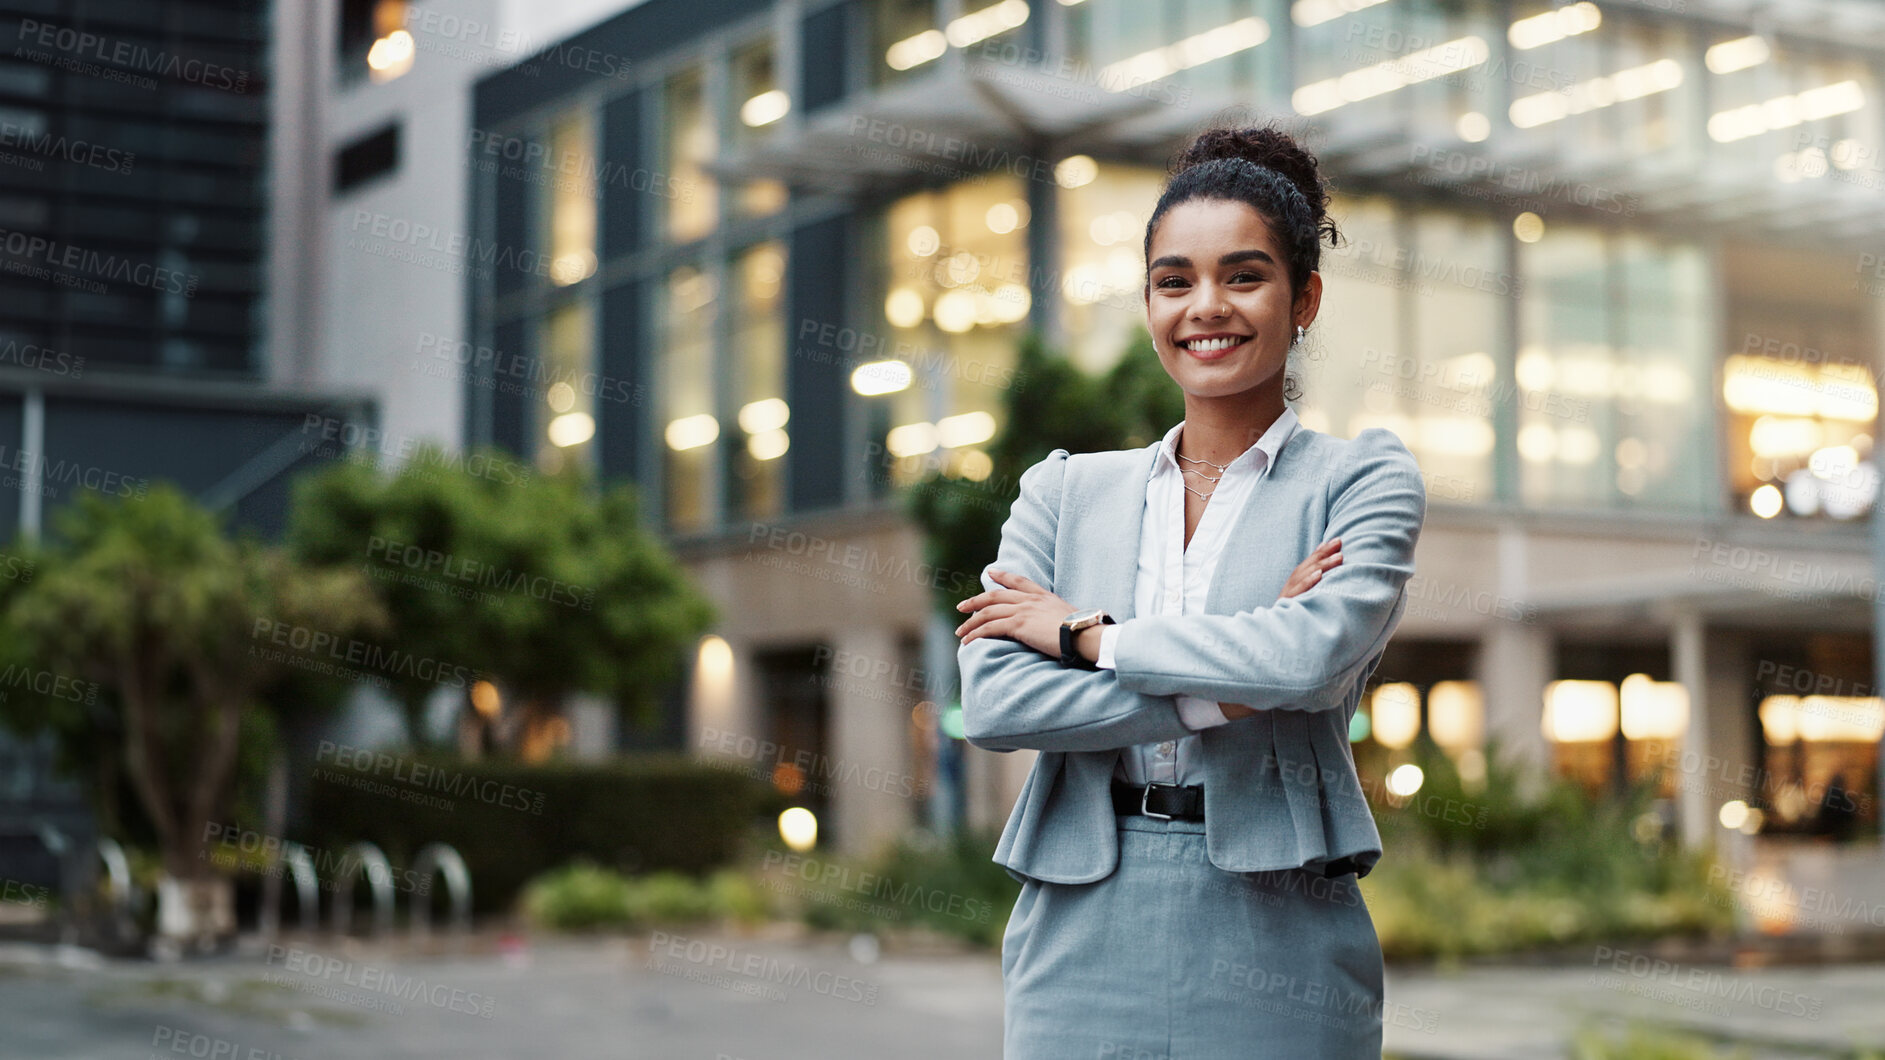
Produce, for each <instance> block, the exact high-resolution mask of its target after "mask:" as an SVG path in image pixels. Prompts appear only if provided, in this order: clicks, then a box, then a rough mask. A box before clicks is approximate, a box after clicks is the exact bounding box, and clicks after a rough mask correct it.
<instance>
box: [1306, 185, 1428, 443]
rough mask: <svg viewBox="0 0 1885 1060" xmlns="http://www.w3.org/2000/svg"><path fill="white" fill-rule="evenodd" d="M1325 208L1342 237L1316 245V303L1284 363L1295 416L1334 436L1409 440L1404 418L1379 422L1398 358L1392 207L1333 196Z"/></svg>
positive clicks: (1387, 407)
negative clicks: (1391, 433) (1367, 434)
mask: <svg viewBox="0 0 1885 1060" xmlns="http://www.w3.org/2000/svg"><path fill="white" fill-rule="evenodd" d="M1329 213H1330V215H1331V216H1332V217H1334V218H1335V223H1336V225H1337V226H1338V227H1339V228H1340V229H1341V231H1342V235H1343V237H1344V238H1343V240H1342V245H1341V246H1339V247H1336V248H1333V249H1331V248H1329V247H1326V246H1325V247H1324V248H1323V250H1322V265H1321V268H1320V269H1319V270H1318V271H1320V272H1321V273H1322V304H1321V307H1320V308H1319V309H1318V310H1317V311H1316V319H1315V322H1314V323H1312V324H1310V325H1309V330H1308V333H1307V334H1306V335H1305V336H1304V338H1303V342H1302V349H1301V350H1300V351H1299V352H1298V353H1297V354H1296V357H1297V359H1298V360H1299V363H1297V364H1293V365H1292V368H1293V369H1294V370H1295V371H1297V372H1299V373H1300V375H1301V377H1302V383H1303V397H1302V400H1301V402H1300V404H1299V405H1298V407H1297V410H1296V414H1297V415H1298V416H1299V417H1300V418H1301V419H1302V422H1303V423H1304V424H1305V425H1306V426H1308V427H1310V428H1313V429H1314V430H1318V431H1323V432H1325V433H1328V434H1333V435H1336V436H1338V437H1342V438H1352V437H1354V435H1355V434H1356V432H1358V431H1360V430H1362V429H1363V428H1366V427H1376V426H1385V427H1389V428H1390V429H1393V430H1395V432H1396V433H1397V434H1400V435H1401V440H1402V441H1403V442H1411V440H1412V439H1411V437H1410V436H1411V434H1412V431H1411V430H1409V428H1408V426H1407V424H1406V423H1405V422H1401V423H1399V425H1398V427H1396V426H1391V425H1390V424H1389V423H1388V422H1385V421H1384V414H1386V413H1391V411H1392V410H1393V409H1394V408H1396V407H1398V405H1399V404H1400V403H1401V399H1400V398H1399V397H1398V396H1397V395H1395V394H1394V392H1393V391H1394V386H1395V384H1394V381H1393V375H1394V372H1395V371H1396V370H1397V368H1398V366H1399V364H1400V362H1401V360H1402V358H1403V353H1402V350H1401V341H1400V313H1399V301H1400V293H1399V290H1398V287H1399V283H1400V276H1399V273H1398V270H1397V268H1396V263H1397V262H1400V261H1402V260H1403V255H1404V251H1403V249H1402V248H1401V245H1400V236H1399V234H1398V232H1397V231H1396V228H1395V216H1394V214H1395V211H1394V204H1393V203H1392V202H1391V201H1389V200H1388V199H1385V198H1366V199H1355V198H1351V197H1348V196H1343V195H1335V196H1332V198H1331V200H1330V203H1329Z"/></svg>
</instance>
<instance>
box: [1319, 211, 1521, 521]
mask: <svg viewBox="0 0 1885 1060" xmlns="http://www.w3.org/2000/svg"><path fill="white" fill-rule="evenodd" d="M1331 212H1332V214H1333V216H1334V217H1335V221H1336V223H1337V225H1339V226H1340V227H1341V229H1342V234H1343V237H1344V239H1343V244H1342V246H1341V247H1339V248H1336V249H1334V250H1330V249H1328V248H1324V250H1323V254H1322V268H1321V270H1320V271H1321V273H1322V282H1323V291H1322V306H1321V309H1320V310H1319V311H1318V312H1317V314H1316V322H1315V323H1314V324H1313V325H1311V327H1310V332H1309V335H1308V336H1307V337H1306V338H1305V339H1304V343H1303V345H1304V347H1305V350H1304V352H1303V353H1301V354H1299V355H1298V356H1299V357H1300V358H1302V359H1303V362H1304V363H1303V365H1302V368H1301V371H1302V375H1303V377H1304V385H1303V390H1304V396H1303V401H1302V407H1301V408H1299V409H1298V415H1300V416H1301V417H1302V418H1303V422H1304V423H1306V424H1308V425H1309V426H1311V427H1313V428H1315V429H1316V430H1320V431H1327V432H1329V433H1333V434H1336V435H1338V436H1341V437H1345V438H1352V437H1354V436H1355V435H1356V434H1358V433H1360V432H1361V431H1363V430H1365V429H1367V428H1369V427H1383V428H1386V429H1388V430H1391V431H1393V432H1394V433H1395V434H1396V435H1398V436H1399V437H1400V439H1401V441H1402V443H1403V444H1405V445H1406V446H1407V448H1408V449H1409V450H1410V451H1411V452H1412V453H1413V454H1414V457H1415V458H1416V459H1417V460H1418V461H1419V462H1420V467H1421V471H1422V472H1423V473H1424V474H1425V475H1426V477H1427V488H1428V492H1429V493H1430V494H1431V495H1432V496H1433V497H1434V498H1436V499H1443V500H1447V501H1452V502H1476V501H1485V500H1490V499H1492V497H1493V496H1494V495H1495V488H1494V482H1493V455H1494V451H1495V449H1496V446H1497V426H1496V422H1495V415H1494V410H1495V404H1496V402H1497V398H1498V390H1497V388H1496V387H1495V385H1494V382H1495V379H1496V364H1497V362H1498V357H1499V353H1500V349H1499V347H1500V338H1499V336H1500V333H1501V330H1502V328H1503V326H1504V321H1505V319H1506V318H1505V313H1506V302H1507V300H1508V298H1509V297H1510V296H1511V294H1512V293H1513V287H1514V283H1513V281H1512V279H1511V277H1509V276H1508V275H1506V273H1505V272H1504V271H1503V270H1502V268H1501V267H1500V266H1501V262H1502V246H1503V244H1502V241H1501V232H1500V227H1499V225H1497V224H1496V223H1495V222H1493V221H1490V220H1486V219H1482V218H1477V217H1471V216H1466V215H1459V214H1453V213H1445V212H1423V213H1411V214H1403V215H1401V216H1399V217H1397V211H1396V209H1395V207H1394V205H1393V204H1392V203H1390V202H1388V201H1387V200H1385V199H1379V198H1370V199H1361V200H1353V199H1349V198H1346V197H1337V198H1336V199H1335V200H1334V201H1333V202H1332V203H1331ZM1403 231H1405V232H1406V234H1407V236H1410V237H1411V242H1409V243H1405V244H1404V243H1403V235H1402V233H1403Z"/></svg>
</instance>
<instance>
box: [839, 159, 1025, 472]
mask: <svg viewBox="0 0 1885 1060" xmlns="http://www.w3.org/2000/svg"><path fill="white" fill-rule="evenodd" d="M1023 196H1024V189H1023V187H1022V183H1021V181H1020V180H1019V179H1018V178H1013V177H990V178H988V179H986V180H981V181H977V182H975V183H965V184H957V185H954V186H952V187H949V188H947V189H944V190H941V191H934V192H923V193H920V194H916V195H911V196H908V197H906V198H904V199H901V200H899V201H897V202H896V203H894V204H892V205H891V207H890V208H889V209H888V211H887V212H886V215H885V219H884V235H885V239H886V241H887V245H886V246H885V258H886V261H885V268H884V269H883V273H882V275H883V277H884V279H883V283H884V289H883V290H882V292H881V299H882V300H881V302H880V303H879V305H880V306H881V312H882V314H883V315H882V316H881V317H880V318H879V319H880V320H882V321H883V325H882V327H883V328H884V330H885V332H886V334H887V336H888V339H889V341H888V342H886V343H883V344H882V346H883V347H884V349H883V353H884V356H882V357H880V358H878V359H876V360H874V361H866V362H864V363H862V364H860V365H859V366H858V368H857V369H856V370H855V371H854V372H853V373H852V377H851V386H852V389H854V390H855V391H857V392H858V393H859V394H863V395H866V396H867V397H869V398H870V399H871V400H870V402H869V405H868V407H869V409H870V416H871V423H872V428H871V430H872V437H873V438H877V439H881V443H882V451H883V452H884V454H885V455H886V461H885V466H881V467H875V468H873V471H874V472H875V473H876V477H877V478H878V479H879V480H880V481H882V480H885V479H888V480H889V481H892V482H894V483H896V484H902V483H903V482H907V481H910V480H911V479H913V478H920V477H921V476H922V475H923V474H924V473H926V471H928V470H929V469H933V468H941V469H942V470H944V472H945V473H947V474H952V475H960V476H963V477H966V478H970V479H975V480H980V479H982V478H985V477H987V475H988V474H989V473H990V472H991V471H992V470H993V464H992V462H991V461H990V460H989V457H988V454H987V453H986V451H985V450H984V448H983V446H982V443H984V442H986V441H988V440H989V439H990V438H992V437H993V436H994V434H995V432H996V431H997V430H998V429H999V427H1000V420H999V417H1000V415H1001V408H1002V396H1003V392H1004V391H1005V390H1007V388H1008V387H1009V386H1011V385H1013V383H1014V367H1015V348H1016V345H1017V343H1018V342H1019V340H1020V336H1021V333H1022V331H1023V329H1024V327H1025V323H1024V322H1025V321H1026V320H1027V317H1028V307H1029V303H1030V297H1031V296H1030V293H1029V289H1028V264H1027V239H1026V233H1025V232H1024V231H1023V229H1024V228H1025V227H1026V224H1027V223H1028V217H1027V212H1026V206H1025V199H1024V197H1023Z"/></svg>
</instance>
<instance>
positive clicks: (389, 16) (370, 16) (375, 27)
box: [335, 0, 418, 84]
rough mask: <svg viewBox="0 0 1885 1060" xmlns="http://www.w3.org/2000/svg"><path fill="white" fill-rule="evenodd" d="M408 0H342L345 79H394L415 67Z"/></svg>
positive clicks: (338, 38)
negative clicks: (409, 28) (407, 24)
mask: <svg viewBox="0 0 1885 1060" xmlns="http://www.w3.org/2000/svg"><path fill="white" fill-rule="evenodd" d="M408 6H409V5H408V4H407V0H341V3H340V5H339V14H340V29H339V32H338V33H337V34H335V42H336V43H337V44H338V46H339V57H340V77H341V81H342V83H348V84H350V83H353V82H357V81H359V80H360V79H361V78H371V79H372V80H373V81H376V82H379V81H391V80H392V79H394V78H396V77H398V76H400V75H401V74H404V73H405V72H406V71H408V70H410V69H412V63H413V57H414V54H415V53H416V52H417V50H418V49H417V42H415V41H414V40H413V37H412V33H411V32H410V31H408V30H407V28H406V11H407V7H408Z"/></svg>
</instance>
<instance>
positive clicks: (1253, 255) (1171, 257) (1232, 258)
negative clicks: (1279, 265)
mask: <svg viewBox="0 0 1885 1060" xmlns="http://www.w3.org/2000/svg"><path fill="white" fill-rule="evenodd" d="M1240 261H1261V262H1263V263H1264V264H1266V265H1274V264H1276V259H1275V258H1273V257H1271V256H1270V255H1269V254H1267V253H1265V252H1263V251H1261V250H1233V251H1231V252H1230V253H1229V254H1226V255H1224V256H1223V257H1221V258H1219V259H1217V263H1218V264H1219V265H1235V264H1237V263H1238V262H1240ZM1166 265H1170V266H1172V267H1173V268H1178V269H1189V268H1190V267H1191V259H1190V258H1187V257H1185V256H1184V255H1183V254H1167V255H1165V256H1164V257H1162V258H1160V259H1158V260H1157V261H1154V262H1153V263H1152V268H1151V269H1148V270H1146V271H1148V272H1150V271H1152V270H1153V269H1159V268H1162V267H1164V266H1166Z"/></svg>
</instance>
